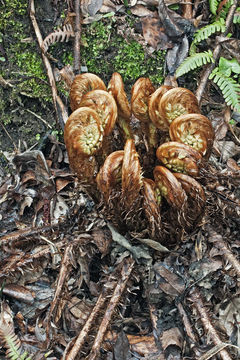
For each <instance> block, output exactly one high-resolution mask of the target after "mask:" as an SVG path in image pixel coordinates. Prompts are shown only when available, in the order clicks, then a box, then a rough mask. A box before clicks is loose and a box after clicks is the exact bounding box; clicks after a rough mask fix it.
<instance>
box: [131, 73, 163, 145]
mask: <svg viewBox="0 0 240 360" xmlns="http://www.w3.org/2000/svg"><path fill="white" fill-rule="evenodd" d="M154 91H155V87H154V86H153V84H152V82H151V80H150V79H148V78H139V79H138V80H137V81H136V82H135V84H134V85H133V87H132V90H131V94H132V96H131V108H132V113H133V115H134V116H135V117H136V118H137V119H138V120H140V124H141V129H142V134H144V135H145V138H146V141H147V148H148V149H147V150H148V151H151V150H153V149H154V148H155V147H156V141H157V138H156V127H155V125H154V123H153V122H151V121H150V117H149V112H148V102H149V97H150V95H151V94H152V93H154Z"/></svg>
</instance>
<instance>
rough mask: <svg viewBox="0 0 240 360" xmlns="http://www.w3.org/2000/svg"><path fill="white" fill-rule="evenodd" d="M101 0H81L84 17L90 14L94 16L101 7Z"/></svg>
mask: <svg viewBox="0 0 240 360" xmlns="http://www.w3.org/2000/svg"><path fill="white" fill-rule="evenodd" d="M102 3H103V0H82V1H81V12H82V15H83V16H84V17H86V16H88V15H90V16H95V15H96V13H97V12H98V10H99V9H100V8H101V7H102Z"/></svg>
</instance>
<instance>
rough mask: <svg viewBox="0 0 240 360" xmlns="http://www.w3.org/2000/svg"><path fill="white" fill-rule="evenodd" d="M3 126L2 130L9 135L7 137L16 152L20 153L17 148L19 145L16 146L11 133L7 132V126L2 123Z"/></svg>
mask: <svg viewBox="0 0 240 360" xmlns="http://www.w3.org/2000/svg"><path fill="white" fill-rule="evenodd" d="M1 125H2V128H3V130H4V131H5V133H6V134H7V136H8V137H9V139H10V140H11V142H12V143H13V147H14V150H15V151H16V152H17V151H18V148H17V145H16V144H15V142H14V140H13V138H12V137H11V135H10V134H9V132H8V131H7V129H6V128H5V126H4V125H3V123H2V122H1Z"/></svg>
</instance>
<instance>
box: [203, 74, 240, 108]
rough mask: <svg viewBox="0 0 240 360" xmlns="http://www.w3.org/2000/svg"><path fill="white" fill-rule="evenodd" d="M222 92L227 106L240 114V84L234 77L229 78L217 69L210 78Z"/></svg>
mask: <svg viewBox="0 0 240 360" xmlns="http://www.w3.org/2000/svg"><path fill="white" fill-rule="evenodd" d="M209 79H212V80H213V82H214V83H215V84H216V85H217V86H218V87H219V88H220V90H221V91H222V94H223V97H224V99H225V101H226V104H227V105H229V106H231V107H232V109H233V110H235V111H237V112H240V84H239V83H237V81H236V80H235V79H233V78H232V77H228V76H226V75H225V74H223V73H222V72H221V71H219V68H218V67H217V68H215V69H214V70H213V71H212V73H211V74H210V76H209Z"/></svg>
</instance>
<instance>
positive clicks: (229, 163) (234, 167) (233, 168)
mask: <svg viewBox="0 0 240 360" xmlns="http://www.w3.org/2000/svg"><path fill="white" fill-rule="evenodd" d="M227 167H228V168H229V170H231V171H232V172H240V166H239V165H238V164H237V162H236V161H235V160H233V159H232V158H230V159H228V161H227Z"/></svg>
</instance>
